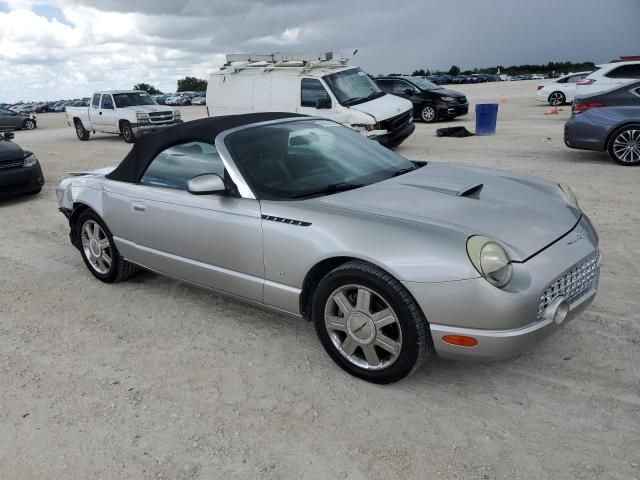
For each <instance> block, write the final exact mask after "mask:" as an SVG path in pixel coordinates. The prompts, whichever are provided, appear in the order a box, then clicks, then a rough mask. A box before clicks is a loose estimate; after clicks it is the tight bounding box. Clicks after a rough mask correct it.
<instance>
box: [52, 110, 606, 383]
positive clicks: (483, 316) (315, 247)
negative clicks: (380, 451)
mask: <svg viewBox="0 0 640 480" xmlns="http://www.w3.org/2000/svg"><path fill="white" fill-rule="evenodd" d="M57 195H58V201H59V206H60V210H61V211H62V212H63V213H64V214H65V215H66V216H67V217H68V219H69V225H70V227H71V232H70V235H71V241H72V243H73V245H75V246H76V247H77V248H78V250H79V252H80V254H81V256H82V258H83V260H84V262H85V264H86V266H87V267H88V269H89V271H90V272H91V273H92V274H93V275H94V276H95V277H96V278H98V279H99V280H102V281H104V282H116V281H120V280H125V279H127V278H129V277H131V276H132V275H134V274H135V273H136V271H138V269H139V268H140V267H142V268H145V269H149V270H152V271H155V272H158V273H160V274H164V275H168V276H171V277H173V278H176V279H180V280H183V281H186V282H189V283H191V284H194V285H197V286H201V287H204V288H208V289H211V290H215V291H218V292H222V293H225V294H228V295H233V296H235V297H238V298H242V299H244V300H246V301H249V302H253V303H256V304H260V305H263V306H266V307H270V308H273V309H276V310H278V311H281V312H283V313H288V314H292V315H296V316H300V317H304V318H306V319H309V320H312V321H313V322H314V324H315V328H316V331H317V334H318V337H319V339H320V342H321V343H322V345H323V347H324V348H325V349H326V351H327V353H328V354H329V355H330V357H331V358H332V359H333V360H334V361H335V362H336V363H337V364H338V365H339V366H340V367H342V368H343V369H344V370H346V371H347V372H349V373H351V374H353V375H355V376H357V377H360V378H363V379H366V380H369V381H372V382H376V383H389V382H393V381H397V380H399V379H401V378H403V377H405V376H406V375H408V374H409V373H411V372H412V371H414V370H415V369H416V368H418V367H420V366H421V365H422V364H424V363H425V362H426V361H428V360H429V358H430V357H432V356H433V355H434V354H438V355H440V356H442V357H447V358H455V359H471V360H490V359H497V358H504V357H511V356H514V355H517V354H518V353H521V352H523V351H525V350H527V349H530V348H531V347H532V346H533V345H534V344H535V343H536V342H538V341H539V340H541V339H542V338H544V337H546V336H548V335H549V334H551V333H553V332H555V331H556V330H558V329H559V328H560V327H561V326H562V325H564V324H566V323H567V321H569V320H570V319H571V318H572V317H574V316H575V315H576V314H578V313H579V312H580V311H581V310H583V309H584V308H585V307H587V306H588V305H589V303H590V302H591V301H592V300H593V298H594V296H595V294H596V289H597V285H598V274H599V264H600V256H599V250H598V236H597V234H596V232H595V230H594V228H593V226H592V225H591V222H590V221H589V219H588V218H587V216H586V215H585V214H584V213H583V212H582V211H581V209H580V207H579V206H578V202H577V200H576V198H575V196H574V195H573V193H572V192H571V190H570V189H569V188H568V187H566V186H564V185H558V184H556V183H551V182H548V181H544V180H541V179H538V178H533V177H529V176H524V175H516V174H513V173H508V172H503V171H497V170H488V169H482V168H474V167H463V166H458V165H450V164H449V165H447V164H439V163H431V162H429V163H427V162H417V161H410V160H407V159H405V158H403V157H401V156H400V155H397V154H396V153H394V152H392V151H391V150H388V149H386V148H384V147H382V146H380V145H379V144H378V143H376V142H373V141H371V140H368V139H366V138H365V137H363V136H361V135H359V134H358V133H356V132H354V131H352V130H350V129H348V128H345V127H343V126H340V125H339V124H337V123H334V122H332V121H328V120H324V119H320V118H313V117H304V116H295V117H292V116H291V115H290V114H250V115H241V116H231V117H217V118H209V119H203V120H198V121H195V122H187V123H185V124H184V125H179V126H176V127H172V128H170V129H167V132H163V134H162V135H149V136H148V137H146V138H144V139H142V140H141V141H140V142H139V143H137V144H136V145H135V146H134V147H133V149H132V151H131V153H129V155H128V156H127V157H126V158H125V159H124V160H123V161H122V162H121V163H120V165H119V166H118V167H116V168H115V169H114V168H106V169H103V170H101V171H96V172H91V173H84V174H79V175H76V176H74V177H71V178H68V179H65V180H63V181H62V183H61V184H60V186H59V187H58V188H57Z"/></svg>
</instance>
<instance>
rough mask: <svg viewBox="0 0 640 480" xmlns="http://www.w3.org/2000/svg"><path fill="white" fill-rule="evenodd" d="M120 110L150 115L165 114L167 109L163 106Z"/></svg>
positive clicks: (139, 106) (144, 106) (140, 106)
mask: <svg viewBox="0 0 640 480" xmlns="http://www.w3.org/2000/svg"><path fill="white" fill-rule="evenodd" d="M122 110H129V111H130V112H134V113H136V112H140V113H151V112H166V111H167V110H172V109H167V108H166V107H165V106H164V105H136V106H134V107H124V108H123V109H122Z"/></svg>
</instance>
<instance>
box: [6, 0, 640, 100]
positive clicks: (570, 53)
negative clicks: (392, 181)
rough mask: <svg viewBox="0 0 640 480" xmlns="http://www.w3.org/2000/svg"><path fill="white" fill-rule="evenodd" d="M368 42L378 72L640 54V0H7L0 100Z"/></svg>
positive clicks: (368, 62)
mask: <svg viewBox="0 0 640 480" xmlns="http://www.w3.org/2000/svg"><path fill="white" fill-rule="evenodd" d="M356 48H357V49H359V52H358V54H357V56H356V57H355V59H354V61H353V63H355V64H358V65H360V66H361V67H363V68H364V69H365V70H366V71H368V72H370V73H373V74H377V73H389V72H392V71H393V72H411V71H413V70H414V69H417V68H432V69H433V68H440V69H448V68H449V66H450V65H451V64H456V65H459V66H461V67H462V68H463V69H465V68H473V67H476V66H477V67H482V66H491V65H497V64H501V65H511V64H519V63H543V62H544V63H546V62H547V61H564V60H573V61H582V60H592V61H594V62H596V63H598V62H605V61H607V60H610V59H612V58H614V57H617V56H619V55H629V54H640V0H482V1H480V0H449V1H442V0H394V1H389V0H182V1H180V0H137V1H136V0H36V1H32V0H0V102H3V101H5V102H6V101H11V102H13V101H18V100H53V99H59V98H76V97H84V96H89V94H90V93H91V92H92V91H93V90H98V89H106V88H131V87H132V86H133V85H134V84H135V83H138V82H147V83H151V84H153V85H155V86H157V87H158V88H160V89H161V90H163V91H174V90H175V89H176V80H177V79H178V78H181V77H184V76H185V75H193V76H198V77H202V78H206V75H207V73H208V72H211V71H212V70H214V69H216V68H218V67H219V66H220V65H221V64H222V63H223V62H224V54H225V53H231V52H234V53H238V52H264V53H270V52H307V51H334V52H343V53H345V54H347V53H351V52H352V51H353V50H355V49H356Z"/></svg>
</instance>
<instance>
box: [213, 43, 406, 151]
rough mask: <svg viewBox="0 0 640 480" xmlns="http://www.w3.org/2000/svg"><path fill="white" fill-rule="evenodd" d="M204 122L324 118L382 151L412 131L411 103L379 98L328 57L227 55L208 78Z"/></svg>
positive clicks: (368, 83)
mask: <svg viewBox="0 0 640 480" xmlns="http://www.w3.org/2000/svg"><path fill="white" fill-rule="evenodd" d="M207 111H208V113H209V116H220V115H231V114H241V113H251V112H292V113H301V114H306V115H313V116H321V117H326V118H328V119H331V120H335V121H337V122H339V123H342V124H343V125H346V126H348V127H351V128H353V129H354V130H357V131H359V132H361V133H362V134H363V135H365V136H367V137H369V138H371V139H374V140H377V141H378V142H380V143H381V144H383V145H386V146H390V147H392V146H396V145H399V144H400V143H402V142H403V141H404V140H405V139H406V138H407V137H409V135H411V134H412V133H413V131H414V130H415V125H414V124H413V113H412V111H413V105H412V103H411V102H410V101H408V100H405V99H403V98H399V97H396V96H394V95H388V94H387V93H385V92H383V91H382V90H381V89H380V88H379V87H378V86H377V85H376V84H375V83H374V82H373V81H372V80H371V78H370V77H369V76H368V75H367V74H366V73H365V72H363V71H362V70H361V69H360V68H358V67H357V66H352V65H348V63H347V61H346V60H338V61H334V60H333V55H332V54H331V53H325V54H317V55H308V54H307V55H305V54H302V55H285V54H271V55H241V54H240V55H227V67H226V68H224V69H222V70H221V71H219V72H215V73H214V74H212V75H211V76H210V78H209V84H208V87H207Z"/></svg>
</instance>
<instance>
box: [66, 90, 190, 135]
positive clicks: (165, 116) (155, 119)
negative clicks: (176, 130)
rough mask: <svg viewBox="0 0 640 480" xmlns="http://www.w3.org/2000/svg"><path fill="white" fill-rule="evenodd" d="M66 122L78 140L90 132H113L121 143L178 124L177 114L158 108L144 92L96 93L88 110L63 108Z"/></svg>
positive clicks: (180, 121)
mask: <svg viewBox="0 0 640 480" xmlns="http://www.w3.org/2000/svg"><path fill="white" fill-rule="evenodd" d="M66 112H67V123H68V124H69V126H70V127H73V128H75V130H76V134H77V135H78V138H79V139H80V140H82V141H86V140H89V134H90V133H91V132H93V133H96V132H100V133H115V134H117V135H121V136H122V138H123V139H124V141H125V142H127V143H133V142H135V141H136V138H137V137H140V136H141V135H144V134H145V133H149V132H154V131H157V130H159V129H161V128H165V127H169V126H171V125H175V124H176V123H182V118H181V117H180V111H179V110H178V109H175V108H171V107H165V106H164V105H158V104H157V103H156V102H155V100H154V99H153V98H151V96H150V95H149V94H148V93H147V92H143V91H139V90H110V91H104V92H96V93H94V94H93V96H92V97H91V105H89V106H88V107H67V108H66Z"/></svg>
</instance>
